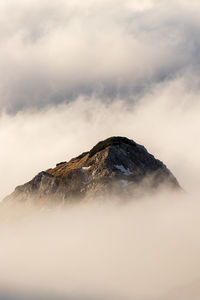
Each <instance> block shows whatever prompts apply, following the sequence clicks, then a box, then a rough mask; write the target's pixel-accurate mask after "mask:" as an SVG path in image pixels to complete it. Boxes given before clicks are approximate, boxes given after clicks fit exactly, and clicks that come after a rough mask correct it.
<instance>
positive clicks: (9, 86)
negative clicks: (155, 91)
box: [0, 0, 200, 112]
mask: <svg viewBox="0 0 200 300" xmlns="http://www.w3.org/2000/svg"><path fill="white" fill-rule="evenodd" d="M199 9H200V7H199V6H198V5H195V2H194V4H190V5H188V4H187V1H186V2H185V4H184V3H183V2H181V1H171V2H168V1H130V0H125V1H121V0H118V1H112V0H110V1H99V0H95V1H89V0H87V1H84V2H83V3H80V1H67V2H66V1H62V0H60V1H53V0H52V1H43V2H42V3H41V1H31V0H29V1H23V0H20V1H17V2H16V1H15V0H8V1H5V0H3V1H2V2H1V11H2V14H1V20H0V22H1V29H0V44H1V55H0V72H1V73H0V76H1V84H0V99H1V100H0V104H1V109H3V110H5V109H7V110H9V111H10V112H16V111H20V110H23V108H24V107H25V108H29V107H36V108H41V107H45V106H49V105H55V104H57V103H66V102H68V101H71V100H73V99H76V98H77V97H79V96H89V97H90V96H92V95H96V96H97V97H98V98H101V99H102V100H104V101H110V99H115V98H116V97H120V98H123V99H124V100H126V101H128V100H129V101H134V100H136V99H137V98H138V96H140V95H141V94H144V93H146V92H147V91H149V89H150V88H152V86H153V85H154V84H156V83H158V82H162V81H165V80H168V79H169V78H173V77H179V76H180V74H183V73H185V72H192V73H193V72H194V71H196V72H197V73H198V74H199V70H198V65H199V51H198V49H199V42H200V40H199V34H198V33H199V26H200V22H199V17H198V16H199Z"/></svg>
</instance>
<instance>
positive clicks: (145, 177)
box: [5, 137, 180, 204]
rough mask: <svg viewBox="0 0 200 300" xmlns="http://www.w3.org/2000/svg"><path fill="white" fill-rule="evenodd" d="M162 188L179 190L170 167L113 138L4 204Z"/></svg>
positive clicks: (37, 178)
mask: <svg viewBox="0 0 200 300" xmlns="http://www.w3.org/2000/svg"><path fill="white" fill-rule="evenodd" d="M161 185H167V186H168V187H170V188H172V189H179V188H180V186H179V184H178V182H177V180H176V178H175V177H174V176H173V174H172V173H171V172H170V171H169V170H168V169H167V167H166V166H165V165H164V164H163V163H162V162H161V161H159V160H158V159H155V158H154V156H153V155H151V154H150V153H148V152H147V150H146V149H145V148H144V147H143V146H141V145H139V144H137V143H135V142H134V141H132V140H129V139H127V138H125V137H111V138H109V139H106V140H104V141H101V142H99V143H98V144H97V145H96V146H94V147H93V148H92V149H91V150H90V151H89V152H84V153H82V154H81V155H79V156H78V157H76V158H73V159H71V160H70V161H69V162H61V163H58V164H57V165H56V167H55V168H52V169H48V170H46V171H42V172H40V173H39V174H38V175H36V176H35V177H34V178H33V179H32V180H31V181H29V182H27V183H25V184H24V185H21V186H18V187H17V188H16V189H15V191H14V192H13V193H12V194H11V195H10V196H8V197H6V198H5V201H20V202H25V201H26V202H27V201H31V202H32V201H34V203H36V204H43V203H54V202H56V201H58V203H60V202H66V201H71V200H73V201H74V199H78V200H80V199H84V198H86V197H87V198H94V197H98V196H106V195H110V194H112V195H117V196H119V197H121V196H123V197H128V198H129V197H137V196H138V195H139V194H141V193H143V192H145V191H148V192H149V191H150V190H155V189H157V188H158V187H160V186H161Z"/></svg>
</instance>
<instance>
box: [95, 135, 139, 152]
mask: <svg viewBox="0 0 200 300" xmlns="http://www.w3.org/2000/svg"><path fill="white" fill-rule="evenodd" d="M122 143H124V144H127V145H131V146H136V143H135V142H134V141H132V140H129V139H128V138H126V137H121V136H112V137H110V138H108V139H106V140H104V141H100V142H99V143H98V144H96V145H95V146H94V147H93V148H92V149H91V150H90V152H89V157H92V156H93V155H95V154H96V153H97V152H99V151H102V150H104V149H105V148H106V147H108V146H111V145H120V144H122Z"/></svg>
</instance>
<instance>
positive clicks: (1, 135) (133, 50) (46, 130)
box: [0, 0, 200, 300]
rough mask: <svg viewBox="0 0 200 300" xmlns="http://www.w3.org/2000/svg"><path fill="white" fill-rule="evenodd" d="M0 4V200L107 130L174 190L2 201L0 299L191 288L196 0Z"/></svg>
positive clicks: (197, 144)
mask: <svg viewBox="0 0 200 300" xmlns="http://www.w3.org/2000/svg"><path fill="white" fill-rule="evenodd" d="M0 11H1V13H0V24H1V26H0V45H1V52H0V78H1V80H0V145H1V147H0V169H1V181H0V200H2V199H3V198H4V197H5V196H6V195H8V194H9V193H11V192H12V191H13V190H14V188H15V187H16V186H17V185H20V184H23V183H25V182H27V181H28V180H30V179H32V178H33V177H34V176H35V175H36V174H37V173H39V172H40V171H42V170H46V169H48V168H51V167H54V166H55V165H56V163H59V162H60V161H68V160H70V159H71V158H72V157H75V156H77V155H79V154H80V153H82V152H84V151H88V150H90V149H91V148H92V147H93V146H94V145H95V144H96V143H97V142H99V141H100V140H102V139H105V138H107V137H110V136H114V135H115V136H118V135H120V136H126V137H128V138H130V139H133V140H135V141H136V142H137V143H139V144H142V145H144V146H145V147H146V148H147V150H148V151H149V152H150V153H152V154H153V155H154V156H155V157H156V158H158V159H160V160H162V161H163V162H164V163H165V164H166V165H167V167H168V168H169V169H170V170H171V171H172V172H173V174H174V175H175V177H176V178H177V179H178V181H179V183H180V185H181V187H182V188H183V190H184V193H172V192H170V191H168V190H167V189H165V190H162V191H159V192H158V193H157V194H155V195H153V196H152V195H149V196H145V197H143V198H141V199H139V200H134V199H133V201H130V203H124V204H122V203H120V204H119V203H118V202H117V201H116V199H114V198H108V199H105V201H103V202H100V203H99V202H98V201H96V199H93V200H94V201H92V202H90V203H88V202H87V201H85V202H84V203H80V204H76V205H68V206H67V207H65V208H64V207H57V208H56V209H54V210H52V209H51V210H42V209H41V210H39V211H37V210H35V209H28V208H27V207H25V206H23V205H22V206H18V205H17V206H15V207H11V208H10V209H8V210H3V209H1V210H0V266H1V268H0V299H2V300H22V299H23V300H25V299H26V300H27V299H28V300H39V299H43V300H64V299H67V300H126V299H127V300H129V299H130V300H179V299H181V300H197V299H198V300H199V298H200V288H199V286H200V271H199V269H200V268H199V261H200V254H199V253H200V238H199V236H200V232H199V231H200V229H199V228H200V221H199V212H200V203H199V196H200V193H199V173H200V157H199V153H200V141H199V128H200V118H199V114H200V100H199V99H200V88H199V74H200V72H199V45H200V38H199V27H200V21H199V13H200V5H199V3H198V1H195V0H193V1H187V0H185V1H183V0H179V1H178V0H174V1H169V0H168V1H164V0H163V1H156V0H155V1H153V0H143V1H141V0H140V1H139V0H138V1H136V0H135V1H132V0H123V1H122V0H116V1H113V0H109V1H104V0H101V1H100V0H94V1H89V0H86V1H82V2H81V1H78V0H74V1H71V0H69V1H62V0H59V1H54V0H51V1H42V2H41V1H37V0H34V1H31V0H28V1H24V0H19V1H15V0H7V1H6V0H2V1H1V3H0ZM122 200H123V199H122ZM122 202H123V201H122Z"/></svg>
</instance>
